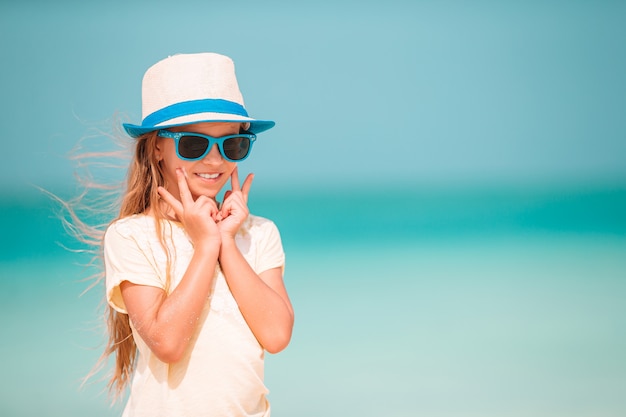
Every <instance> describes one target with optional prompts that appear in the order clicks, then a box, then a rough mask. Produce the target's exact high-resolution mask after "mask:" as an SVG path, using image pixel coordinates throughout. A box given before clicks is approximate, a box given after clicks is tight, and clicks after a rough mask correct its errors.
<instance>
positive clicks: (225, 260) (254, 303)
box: [218, 169, 294, 353]
mask: <svg viewBox="0 0 626 417" xmlns="http://www.w3.org/2000/svg"><path fill="white" fill-rule="evenodd" d="M252 178H253V177H252V175H249V176H248V177H247V178H246V180H245V181H244V184H243V187H241V188H240V187H239V177H238V173H237V169H235V170H234V171H233V174H232V176H231V184H232V191H228V192H227V193H226V194H225V197H224V204H223V205H222V208H221V210H220V215H219V218H220V219H221V221H220V222H219V223H218V227H219V229H220V232H221V241H222V245H221V249H220V255H219V262H220V266H221V268H222V272H223V273H224V276H225V277H226V281H227V282H228V286H229V288H230V291H231V293H232V294H233V297H234V298H235V300H236V301H237V304H238V305H239V309H240V310H241V313H242V314H243V317H244V318H245V320H246V322H247V323H248V326H249V327H250V330H252V333H253V334H254V336H255V337H256V338H257V340H258V341H259V343H260V344H261V346H263V348H264V349H265V350H267V351H268V352H270V353H277V352H280V351H281V350H283V349H284V348H285V347H287V345H288V344H289V341H290V339H291V332H292V329H293V323H294V313H293V307H292V305H291V302H290V301H289V297H288V295H287V290H286V289H285V285H284V283H283V277H282V268H272V269H269V270H267V271H264V272H262V273H261V274H257V273H256V272H255V271H254V270H253V269H252V267H251V266H250V265H249V264H248V262H247V261H246V259H245V258H244V256H243V255H242V254H241V252H240V251H239V248H238V247H237V245H236V244H235V235H236V233H237V230H239V228H240V226H241V224H242V223H243V221H244V220H245V219H246V218H247V217H248V214H249V212H248V207H247V200H248V193H249V191H250V186H251V184H252Z"/></svg>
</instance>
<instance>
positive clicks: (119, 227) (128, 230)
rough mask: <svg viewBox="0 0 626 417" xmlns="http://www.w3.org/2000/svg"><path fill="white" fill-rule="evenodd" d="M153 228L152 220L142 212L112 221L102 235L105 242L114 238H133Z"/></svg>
mask: <svg viewBox="0 0 626 417" xmlns="http://www.w3.org/2000/svg"><path fill="white" fill-rule="evenodd" d="M153 229H154V220H153V219H152V218H151V217H149V216H146V215H143V214H134V215H132V216H128V217H124V218H121V219H117V220H115V221H113V222H112V223H111V224H110V225H109V226H108V227H107V230H106V232H105V235H104V239H105V242H106V241H108V240H112V239H116V238H125V239H129V238H133V237H135V238H136V237H137V236H140V235H144V234H146V233H147V232H149V231H151V230H153Z"/></svg>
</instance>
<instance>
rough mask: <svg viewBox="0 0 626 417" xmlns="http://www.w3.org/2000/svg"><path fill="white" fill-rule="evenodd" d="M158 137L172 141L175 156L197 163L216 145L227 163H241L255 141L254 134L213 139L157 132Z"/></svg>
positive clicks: (186, 134)
mask: <svg viewBox="0 0 626 417" xmlns="http://www.w3.org/2000/svg"><path fill="white" fill-rule="evenodd" d="M158 135H159V136H161V137H163V138H170V139H174V142H175V143H176V155H178V157H179V158H180V159H184V160H185V161H197V160H199V159H202V158H204V157H205V156H207V154H208V153H209V152H210V151H211V148H213V145H215V144H217V147H218V149H219V150H220V154H221V155H222V157H223V158H224V159H226V160H227V161H230V162H239V161H243V160H244V159H246V158H247V157H248V155H250V150H251V149H252V144H253V143H254V141H255V140H256V135H255V134H254V133H239V134H237V135H228V136H222V137H220V138H214V137H213V136H207V135H202V134H200V133H190V132H170V131H169V130H159V132H158Z"/></svg>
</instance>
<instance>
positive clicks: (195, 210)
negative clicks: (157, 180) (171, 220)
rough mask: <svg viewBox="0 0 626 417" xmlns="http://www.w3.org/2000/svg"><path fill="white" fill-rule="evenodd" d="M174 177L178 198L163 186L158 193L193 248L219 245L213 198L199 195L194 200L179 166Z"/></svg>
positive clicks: (216, 213) (216, 209) (219, 239)
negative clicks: (176, 181) (183, 230)
mask: <svg viewBox="0 0 626 417" xmlns="http://www.w3.org/2000/svg"><path fill="white" fill-rule="evenodd" d="M176 178H177V179H178V190H179V193H180V200H178V199H177V198H176V197H174V196H173V195H172V194H171V193H170V192H169V191H167V190H166V189H165V188H163V187H159V188H158V192H159V195H160V196H161V198H162V199H163V200H164V201H165V202H166V203H167V204H168V205H169V206H170V207H171V208H172V210H174V213H176V217H177V218H178V220H179V221H180V222H181V223H182V224H183V227H184V228H185V231H186V232H187V235H188V236H189V238H190V239H191V241H192V242H193V245H194V247H195V248H199V247H202V246H203V245H207V246H212V245H215V244H216V243H217V244H218V245H219V244H220V243H221V237H220V231H219V228H218V227H217V222H216V219H217V216H218V213H219V210H218V208H217V204H216V202H215V200H213V199H212V198H210V197H207V196H200V197H198V198H197V199H196V200H195V201H194V199H193V197H192V195H191V191H189V186H188V185H187V179H186V178H185V175H184V174H183V172H182V170H181V169H180V168H178V169H176Z"/></svg>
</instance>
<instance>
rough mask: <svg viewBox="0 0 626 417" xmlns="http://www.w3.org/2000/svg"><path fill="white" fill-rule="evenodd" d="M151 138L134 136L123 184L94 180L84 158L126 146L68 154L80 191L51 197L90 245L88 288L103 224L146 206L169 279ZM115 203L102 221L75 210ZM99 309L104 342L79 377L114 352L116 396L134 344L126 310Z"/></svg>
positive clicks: (97, 278)
mask: <svg viewBox="0 0 626 417" xmlns="http://www.w3.org/2000/svg"><path fill="white" fill-rule="evenodd" d="M107 136H109V137H111V138H113V139H114V142H115V143H117V144H118V145H120V138H121V137H123V135H120V134H119V133H118V134H113V135H107ZM157 140H158V136H157V133H156V132H150V133H147V134H144V135H142V136H140V137H139V138H137V139H135V143H134V151H133V152H132V157H131V160H130V165H129V166H128V172H127V176H126V185H125V187H124V186H120V185H117V186H115V185H114V186H111V185H104V184H103V183H100V182H97V181H95V180H94V179H93V178H92V176H91V175H89V168H90V165H98V164H101V162H95V163H91V164H90V163H89V161H94V159H95V160H96V161H97V160H98V158H100V159H107V158H109V159H110V158H115V159H119V158H122V159H125V160H126V161H127V160H128V149H127V146H125V145H122V148H126V149H121V150H118V151H113V152H83V151H81V150H80V149H81V146H78V147H77V149H79V151H78V152H76V155H75V156H74V157H73V159H74V160H75V161H77V166H79V167H82V168H84V170H85V172H86V174H83V175H81V176H79V177H78V180H79V182H80V183H81V184H82V185H83V188H84V190H85V191H83V193H81V194H80V195H79V196H78V197H76V198H74V199H72V200H70V201H69V202H66V201H63V200H61V199H59V198H56V197H55V199H56V200H57V201H59V202H61V204H62V205H63V207H64V209H65V212H66V213H67V214H68V215H69V219H67V218H65V216H64V224H65V226H66V229H67V230H68V231H69V232H70V233H71V234H72V235H74V236H75V237H76V238H78V240H79V241H80V242H82V243H83V244H86V245H87V246H89V247H90V248H92V250H91V252H92V253H94V254H95V255H94V260H92V261H91V262H90V265H91V266H94V265H93V264H94V263H97V264H99V265H96V267H97V266H99V268H98V269H99V272H98V273H96V274H94V275H93V276H91V277H90V278H93V283H92V284H91V285H90V287H89V288H93V287H95V286H96V285H98V284H99V283H101V282H102V281H103V280H104V277H105V271H104V269H103V268H102V243H103V237H104V234H105V232H106V228H107V227H108V225H109V224H110V223H111V222H113V221H115V220H118V219H121V218H124V217H128V216H132V215H134V214H141V213H147V212H148V211H149V212H150V214H151V215H152V216H153V217H154V219H155V226H156V231H157V235H158V236H159V239H160V242H161V245H162V247H163V248H164V251H165V253H166V256H167V265H168V267H167V271H166V277H167V284H166V286H168V285H169V282H170V276H169V269H170V268H169V265H170V264H171V259H170V253H169V251H168V250H167V246H166V241H165V237H164V233H163V230H162V224H163V222H161V221H160V220H161V219H163V218H165V215H164V213H163V210H162V207H161V205H160V204H159V195H158V192H157V188H158V187H159V186H166V184H165V178H164V175H163V171H162V169H161V165H160V164H159V161H158V158H157V155H156V141H157ZM109 167H110V166H109ZM118 168H119V166H118ZM89 190H91V191H93V190H96V191H99V193H98V198H97V199H96V200H97V201H96V203H94V200H93V199H91V200H89V201H87V198H86V196H87V194H88V191H89ZM112 194H113V195H116V196H117V198H114V196H113V195H112ZM116 207H119V211H118V214H117V217H115V218H113V219H112V220H110V221H107V222H104V223H102V222H100V223H96V224H90V222H89V221H87V220H85V219H84V216H82V215H81V213H84V211H83V210H88V211H90V212H92V213H93V212H100V215H101V214H102V212H104V211H106V210H108V211H109V212H110V211H111V210H115V209H116ZM89 288H88V289H89ZM166 290H168V288H166ZM104 309H105V312H104V315H105V319H106V326H107V330H108V342H107V344H106V347H105V349H104V352H103V353H102V356H101V357H100V359H99V360H98V362H97V364H96V366H95V367H94V369H93V370H92V371H91V372H90V373H89V374H88V375H87V376H86V377H85V379H84V382H85V381H87V380H88V379H90V378H91V377H92V376H93V375H94V374H96V373H98V372H99V371H100V370H102V369H103V368H104V366H105V364H106V363H107V360H108V358H109V357H110V356H111V355H112V354H114V355H115V366H114V368H113V369H112V371H111V375H110V379H109V381H108V384H107V386H108V388H109V392H110V393H111V394H112V396H113V399H114V400H115V399H118V398H119V397H121V396H122V394H123V392H124V390H125V388H126V387H127V386H128V384H129V382H130V379H131V377H132V375H133V372H134V370H135V361H136V358H137V345H136V344H135V340H134V338H133V336H132V329H131V326H130V321H129V317H128V315H127V314H123V313H120V312H118V311H116V310H115V309H113V308H112V307H111V306H110V305H109V304H108V303H107V302H106V300H104Z"/></svg>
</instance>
